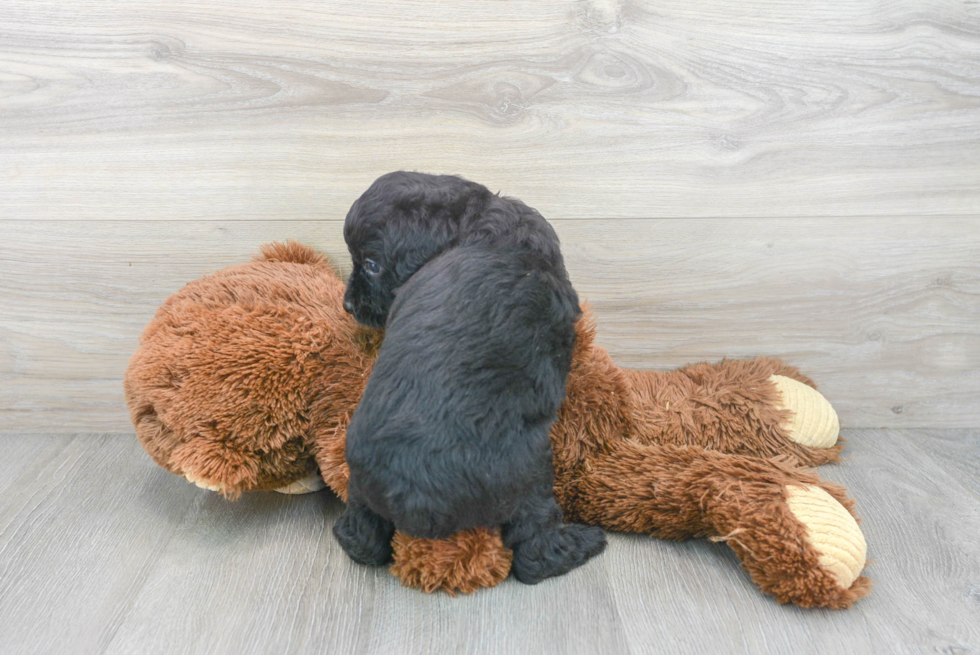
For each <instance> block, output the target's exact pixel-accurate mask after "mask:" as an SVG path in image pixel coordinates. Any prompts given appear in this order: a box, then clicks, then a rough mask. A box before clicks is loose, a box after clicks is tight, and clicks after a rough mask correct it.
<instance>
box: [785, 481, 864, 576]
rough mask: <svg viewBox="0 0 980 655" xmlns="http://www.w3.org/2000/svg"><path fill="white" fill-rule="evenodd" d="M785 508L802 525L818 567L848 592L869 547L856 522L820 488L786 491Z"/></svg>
mask: <svg viewBox="0 0 980 655" xmlns="http://www.w3.org/2000/svg"><path fill="white" fill-rule="evenodd" d="M786 504H787V505H788V506H789V511H791V512H792V513H793V516H795V517H796V519H797V520H798V521H799V522H800V523H802V524H803V525H804V527H805V528H806V531H807V542H808V543H809V544H810V545H811V546H813V548H814V549H815V550H816V551H817V552H818V553H820V566H822V567H823V568H824V569H825V570H826V571H827V572H828V573H830V574H831V575H832V576H834V578H835V579H836V580H837V583H838V584H839V585H840V586H841V588H843V589H850V587H851V585H852V584H854V581H855V580H857V578H858V576H859V575H861V571H862V570H863V569H864V563H865V560H866V558H867V555H868V545H867V543H866V542H865V540H864V534H863V533H862V532H861V528H860V527H858V524H857V521H855V520H854V517H853V516H851V514H850V512H848V511H847V510H846V509H845V508H844V506H843V505H841V504H840V503H839V502H837V500H836V499H835V498H834V497H833V496H831V495H830V494H828V493H827V492H826V491H824V490H823V489H821V488H820V487H816V486H813V485H806V486H805V487H786Z"/></svg>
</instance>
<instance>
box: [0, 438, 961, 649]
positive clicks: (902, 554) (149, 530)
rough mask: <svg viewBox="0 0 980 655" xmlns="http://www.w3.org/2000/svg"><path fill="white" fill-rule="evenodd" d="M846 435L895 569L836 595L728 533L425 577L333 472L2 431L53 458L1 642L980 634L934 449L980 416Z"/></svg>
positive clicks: (490, 643)
mask: <svg viewBox="0 0 980 655" xmlns="http://www.w3.org/2000/svg"><path fill="white" fill-rule="evenodd" d="M844 436H845V437H846V438H847V439H848V443H849V453H850V455H851V458H850V459H849V460H848V461H846V462H844V463H842V464H840V465H837V466H833V467H824V468H823V469H821V471H822V475H824V476H825V477H826V478H828V479H831V480H835V481H838V482H841V483H843V484H845V485H847V486H848V487H849V488H850V491H851V495H852V496H853V497H854V498H855V499H856V500H857V501H858V510H859V512H860V514H861V515H862V516H863V517H864V522H863V523H862V526H863V529H864V531H865V534H866V536H867V539H868V544H869V557H871V558H872V559H873V560H874V562H873V564H872V565H871V568H870V569H869V575H871V577H872V578H873V580H874V582H875V584H876V587H875V589H874V591H873V592H872V594H871V595H870V596H869V597H868V598H866V599H864V600H862V601H860V602H859V603H858V604H857V605H855V606H854V607H853V608H852V609H851V610H847V611H841V612H835V611H819V610H801V609H799V608H796V607H792V606H780V605H777V604H775V603H774V602H773V601H772V600H771V599H770V598H767V597H765V596H763V595H762V594H761V593H759V592H758V590H756V589H755V587H754V586H753V585H752V583H751V582H750V581H749V580H748V579H747V577H746V576H745V574H744V573H742V572H741V571H740V570H739V569H738V564H737V561H736V560H735V558H734V557H733V556H732V555H731V552H730V550H729V549H728V548H727V547H725V546H724V545H722V544H712V543H710V542H708V541H706V540H696V541H689V542H684V543H680V544H677V543H669V542H663V541H658V540H655V539H650V538H647V537H643V536H639V535H610V544H609V548H608V550H607V551H606V553H604V554H603V555H602V556H601V557H600V558H598V559H596V560H594V561H593V562H590V563H589V564H588V565H586V566H585V567H583V568H581V569H579V570H576V571H574V572H573V573H571V574H569V575H567V576H564V577H562V578H559V579H555V580H550V581H546V582H544V583H542V584H540V585H537V586H533V587H529V586H525V585H521V584H519V583H517V582H515V581H513V580H508V581H505V582H504V583H503V584H502V585H500V586H499V587H497V588H496V589H493V590H484V591H480V592H478V593H476V594H474V595H473V596H469V597H461V598H456V599H453V598H450V597H448V596H445V595H436V596H425V595H423V594H421V593H419V592H417V591H412V590H409V589H405V588H403V587H401V586H400V585H399V584H398V582H397V581H396V580H394V579H393V578H392V577H391V576H389V575H388V574H387V573H386V572H384V571H382V570H376V569H369V568H365V567H361V566H357V565H354V564H352V563H351V562H349V561H348V560H347V559H346V557H345V556H344V554H343V553H342V552H341V550H340V549H339V547H338V546H337V545H336V543H335V542H334V540H333V538H332V536H331V535H330V532H329V531H330V527H331V525H332V523H333V521H334V519H335V518H336V517H337V516H338V515H339V513H340V509H341V505H340V503H339V501H337V500H336V499H335V498H333V497H332V496H331V495H330V494H329V492H321V493H319V494H313V495H309V496H301V497H295V496H279V495H276V494H271V493H269V494H267V493H254V494H248V495H246V496H245V497H244V498H242V500H240V501H239V502H237V503H229V502H227V501H224V500H222V499H220V498H219V497H217V496H216V495H215V494H213V493H210V492H206V491H203V490H201V489H198V488H196V487H193V486H192V485H189V484H187V483H186V482H184V481H182V480H180V479H179V478H177V477H175V476H172V475H169V474H167V473H165V472H164V471H162V470H161V469H159V468H157V467H156V466H155V465H154V464H153V463H152V462H151V461H150V459H149V458H148V457H147V456H146V455H145V454H144V453H143V452H142V450H141V449H140V447H139V445H138V444H137V442H136V440H135V438H134V437H133V436H132V435H110V436H97V435H83V436H78V437H76V438H72V437H67V436H65V437H56V438H53V437H39V436H25V435H17V434H7V435H3V436H0V439H7V440H9V443H13V444H15V446H17V447H19V444H21V443H23V442H28V443H31V444H33V445H35V447H36V449H37V452H38V457H37V459H36V460H35V461H34V462H33V463H32V464H31V465H30V466H29V467H27V468H26V469H24V470H23V471H22V473H21V474H20V475H19V476H18V480H17V481H18V487H19V491H18V492H17V493H13V494H10V493H3V494H2V495H0V571H2V573H3V575H2V577H0V591H2V594H0V652H5V653H6V652H16V653H24V654H30V653H45V652H65V651H66V650H69V649H70V650H71V652H73V653H79V654H83V655H84V654H87V653H134V652H139V653H174V652H180V653H214V654H221V653H240V652H276V653H280V652H289V653H325V652H326V653H357V654H374V653H378V654H382V653H383V654H385V655H401V654H402V653H432V652H454V653H463V654H471V653H472V654H476V653H504V652H506V653H515V654H523V653H528V654H533V655H548V654H550V653H572V654H577V653H597V652H601V653H610V654H613V655H616V654H619V653H631V654H633V655H641V654H644V653H664V652H671V653H704V652H718V651H720V650H721V651H726V652H736V651H737V652H745V653H773V654H775V653H787V652H813V653H828V654H830V655H833V654H836V653H857V654H863V653H881V652H888V653H899V654H900V653H927V652H950V653H952V652H964V653H965V652H973V651H975V650H978V649H980V627H978V626H980V603H978V602H977V601H978V597H980V545H978V543H977V540H976V534H978V532H980V497H978V496H977V495H975V494H974V493H971V492H970V491H969V490H968V489H967V487H966V486H964V484H963V483H962V479H960V478H958V477H957V476H956V475H952V474H950V473H948V472H947V469H946V468H945V466H944V465H943V463H942V461H941V460H942V456H940V459H938V460H937V459H934V453H936V452H938V451H937V450H936V449H935V448H934V446H935V445H936V444H948V443H975V442H976V440H977V439H978V438H980V433H978V432H977V431H976V430H972V431H939V430H902V431H882V430H851V431H847V432H845V435H844ZM4 443H7V442H4ZM939 450H942V448H940V449H939Z"/></svg>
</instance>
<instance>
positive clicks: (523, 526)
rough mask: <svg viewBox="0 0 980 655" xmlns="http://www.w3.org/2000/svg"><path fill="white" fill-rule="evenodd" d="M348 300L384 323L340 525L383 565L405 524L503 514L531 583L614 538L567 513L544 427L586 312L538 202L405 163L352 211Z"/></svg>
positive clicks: (518, 572) (353, 445)
mask: <svg viewBox="0 0 980 655" xmlns="http://www.w3.org/2000/svg"><path fill="white" fill-rule="evenodd" d="M344 237H345V239H346V241H347V245H348V248H349V249H350V252H351V256H352V257H353V261H354V270H353V272H352V273H351V277H350V280H349V282H348V285H347V291H346V295H345V299H344V306H345V307H346V308H347V309H348V311H350V312H351V313H353V315H354V317H355V318H356V319H357V320H358V321H360V322H362V323H366V324H368V325H373V326H385V327H386V332H385V339H384V343H383V344H382V346H381V350H380V353H379V355H378V360H377V362H376V363H375V366H374V369H373V371H372V373H371V378H370V380H369V381H368V384H367V388H366V389H365V392H364V395H363V397H362V399H361V402H360V404H359V405H358V407H357V410H356V411H355V412H354V416H353V418H352V421H351V424H350V427H349V428H348V431H347V449H346V457H347V463H348V465H349V466H350V471H351V478H350V487H349V492H348V493H349V496H348V501H347V508H346V509H345V511H344V513H343V515H342V516H341V517H340V519H339V520H338V521H337V523H336V525H335V526H334V534H335V535H336V536H337V539H338V541H339V542H340V544H341V546H343V548H344V550H345V551H346V552H347V553H348V555H350V557H351V558H352V559H354V560H355V561H357V562H360V563H364V564H383V563H385V562H387V561H388V560H389V559H390V557H391V537H392V533H393V532H394V530H395V528H397V529H399V530H402V531H404V532H406V533H408V534H410V535H413V536H416V537H422V538H430V539H436V538H444V537H448V536H449V535H450V534H452V533H453V532H456V531H458V530H464V529H467V528H472V527H476V526H490V527H495V526H503V539H504V543H505V544H506V545H507V547H509V548H511V549H512V550H513V551H514V562H513V567H512V570H513V572H514V574H515V576H516V577H517V578H518V579H519V580H521V581H522V582H527V583H535V582H539V581H540V580H543V579H544V578H547V577H550V576H554V575H560V574H562V573H565V572H567V571H569V570H571V569H572V568H574V567H576V566H579V565H580V564H582V563H584V562H585V561H586V560H587V559H588V558H590V557H592V556H593V555H596V554H598V553H599V552H601V551H602V549H603V548H604V547H605V536H604V534H603V532H602V530H601V529H599V528H596V527H591V526H583V525H574V524H565V523H562V516H561V510H560V508H559V507H558V505H557V503H556V502H555V499H554V492H553V487H552V485H553V475H554V474H553V468H552V453H551V441H550V438H549V430H550V427H551V424H552V423H553V422H554V420H555V418H556V417H557V412H558V408H559V406H560V405H561V403H562V400H563V399H564V396H565V378H566V376H567V374H568V369H569V366H570V362H571V353H572V347H573V345H574V341H575V330H574V325H575V321H576V320H577V319H578V317H579V315H580V310H579V307H578V297H577V295H576V293H575V290H574V289H573V288H572V285H571V283H570V282H569V280H568V275H567V273H566V271H565V266H564V263H563V261H562V256H561V252H560V250H559V245H558V237H557V235H556V234H555V232H554V230H553V229H552V228H551V226H550V225H549V224H548V223H547V221H545V220H544V218H542V216H541V215H540V214H538V213H537V212H536V211H534V210H533V209H531V208H529V207H527V206H526V205H524V204H523V203H521V202H520V201H517V200H513V199H508V198H501V197H499V196H497V195H495V194H492V193H491V192H490V191H489V190H488V189H486V188H485V187H483V186H481V185H478V184H474V183H472V182H468V181H466V180H463V179H461V178H458V177H452V176H432V175H424V174H420V173H405V172H397V173H390V174H388V175H385V176H383V177H381V178H379V179H378V180H377V181H376V182H375V183H374V184H373V185H372V186H371V188H369V189H368V190H367V191H366V192H365V193H364V195H362V196H361V198H359V199H358V200H357V201H356V202H355V203H354V205H353V206H352V207H351V210H350V212H349V213H348V215H347V220H346V223H345V225H344Z"/></svg>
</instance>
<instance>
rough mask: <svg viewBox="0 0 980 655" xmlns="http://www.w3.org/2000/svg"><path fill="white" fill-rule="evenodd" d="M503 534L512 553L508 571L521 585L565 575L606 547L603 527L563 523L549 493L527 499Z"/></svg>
mask: <svg viewBox="0 0 980 655" xmlns="http://www.w3.org/2000/svg"><path fill="white" fill-rule="evenodd" d="M502 534H503V538H504V545H505V546H506V547H507V548H510V549H511V550H512V551H513V553H514V560H513V565H512V567H511V571H512V572H513V574H514V577H515V578H517V579H518V580H520V581H521V582H523V583H524V584H537V583H539V582H541V581H542V580H544V579H546V578H550V577H554V576H557V575H563V574H565V573H568V572H569V571H571V570H572V569H574V568H576V567H578V566H581V565H582V564H584V563H585V562H586V561H588V560H589V559H590V558H592V557H594V556H595V555H598V554H599V553H601V552H602V551H603V550H604V549H605V547H606V535H605V533H604V532H603V531H602V528H599V527H596V526H591V525H579V524H575V523H562V514H561V508H559V507H558V503H556V502H555V499H554V498H553V497H552V496H551V494H546V495H542V496H535V497H531V498H529V499H528V500H527V502H526V503H525V504H524V505H523V506H522V507H521V508H520V509H519V510H518V511H517V513H516V514H515V515H514V516H513V517H512V518H511V521H510V522H509V523H508V524H506V525H505V526H504V528H503V531H502Z"/></svg>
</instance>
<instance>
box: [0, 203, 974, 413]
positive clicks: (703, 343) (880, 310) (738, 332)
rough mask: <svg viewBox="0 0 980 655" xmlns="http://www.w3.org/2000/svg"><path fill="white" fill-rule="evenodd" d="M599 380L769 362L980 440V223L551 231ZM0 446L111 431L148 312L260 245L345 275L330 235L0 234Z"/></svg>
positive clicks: (603, 224)
mask: <svg viewBox="0 0 980 655" xmlns="http://www.w3.org/2000/svg"><path fill="white" fill-rule="evenodd" d="M554 224H555V226H556V228H557V230H558V232H559V235H560V236H561V238H562V243H563V248H564V251H565V254H566V260H567V263H568V268H569V271H570V274H571V276H572V278H573V281H574V283H575V285H576V288H577V289H578V290H579V293H580V295H581V296H582V297H583V298H584V299H588V300H589V301H590V302H591V303H592V304H593V306H594V309H595V312H596V314H597V316H598V319H599V326H600V329H599V340H600V343H602V344H603V345H604V346H605V347H607V348H608V349H609V350H610V352H611V353H612V355H613V357H614V358H615V359H616V361H617V362H619V363H621V364H623V365H628V366H634V367H638V368H659V369H663V368H672V367H676V366H681V365H683V364H685V363H689V362H693V361H699V360H715V359H720V358H722V357H726V356H727V357H737V358H742V357H752V356H757V355H773V356H781V357H783V358H784V359H786V360H787V361H788V362H790V363H793V364H795V365H797V366H800V367H801V368H803V369H804V371H805V372H806V373H808V374H810V375H812V376H813V377H815V378H816V379H817V381H818V382H819V383H820V384H821V388H822V389H823V390H824V392H825V393H826V394H827V395H828V397H829V398H830V399H831V401H832V402H833V403H834V405H835V406H836V407H837V408H838V410H839V412H840V415H841V419H842V421H843V423H844V424H845V425H847V426H851V427H869V426H871V427H882V426H892V427H894V426H898V427H910V426H931V427H941V426H946V427H969V426H976V425H980V406H978V404H977V402H976V399H977V398H978V397H980V221H976V220H972V219H965V218H958V219H952V218H949V219H935V218H918V219H913V218H876V219H871V218H865V219H835V220H829V219H820V220H818V219H739V220H735V219H731V220H728V219H689V220H606V221H587V220H568V221H564V220H558V221H554ZM0 235H2V240H0V430H18V431H27V432H30V431H36V432H56V431H59V430H70V431H85V430H92V431H96V430H103V431H117V430H128V429H130V426H129V424H128V419H127V416H126V412H125V408H124V406H123V400H122V390H121V381H120V380H121V376H122V373H123V371H124V369H125V366H126V363H127V361H128V358H129V356H130V355H131V354H132V352H133V351H134V350H135V349H136V347H137V338H138V335H139V333H140V332H141V330H142V328H143V326H144V325H145V324H146V322H147V321H149V320H150V318H151V317H152V316H153V312H154V310H155V308H156V307H157V306H158V305H159V304H160V302H162V301H163V300H164V299H165V298H166V297H167V296H168V295H169V294H171V293H173V292H174V291H176V290H177V289H178V288H179V287H180V286H181V285H182V284H184V283H186V282H188V281H190V280H192V279H194V278H197V277H199V276H201V275H203V274H205V273H207V272H210V271H214V270H217V269H219V268H221V267H224V266H227V265H232V264H236V263H241V262H243V261H246V260H247V259H248V258H249V257H251V255H252V254H253V253H255V252H256V251H257V250H258V247H259V245H261V244H262V243H264V242H266V241H271V240H276V239H279V240H283V239H287V238H294V239H297V240H300V241H304V242H307V243H310V244H313V245H315V246H317V247H319V248H321V249H322V250H324V251H325V252H327V253H328V254H329V255H330V256H331V257H333V259H334V261H335V262H338V264H339V265H340V266H341V267H342V268H344V269H346V268H348V267H349V264H348V262H347V259H346V249H345V247H344V244H343V238H342V234H341V223H340V222H337V221H204V222H186V221H185V222H181V221H169V222H168V221H142V222H141V221H122V222H120V221H93V222H89V221H75V222H73V221H66V222H49V221H41V222H29V221H5V222H0Z"/></svg>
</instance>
